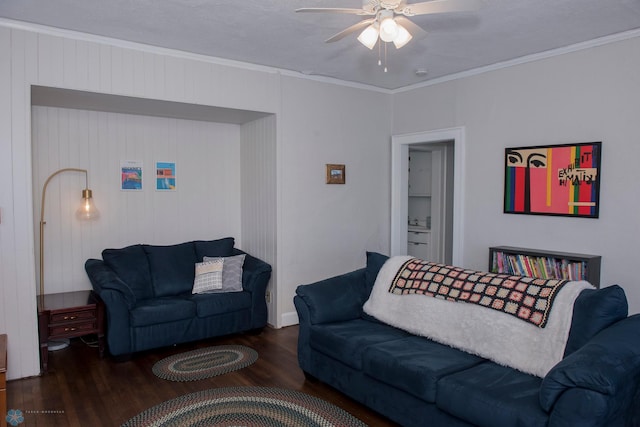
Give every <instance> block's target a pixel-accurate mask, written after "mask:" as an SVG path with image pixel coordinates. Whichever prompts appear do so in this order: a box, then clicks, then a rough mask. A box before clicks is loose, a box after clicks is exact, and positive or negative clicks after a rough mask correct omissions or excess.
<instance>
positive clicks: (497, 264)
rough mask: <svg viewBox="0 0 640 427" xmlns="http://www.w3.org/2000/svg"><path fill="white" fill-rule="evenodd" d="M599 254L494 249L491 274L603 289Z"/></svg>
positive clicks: (514, 248)
mask: <svg viewBox="0 0 640 427" xmlns="http://www.w3.org/2000/svg"><path fill="white" fill-rule="evenodd" d="M601 259H602V257H601V256H600V255H587V254H579V253H570V252H554V251H545V250H538V249H527V248H516V247H513V246H494V247H490V248H489V271H491V272H492V273H505V274H513V275H518V276H529V277H540V278H543V279H570V280H586V281H587V282H589V283H591V284H592V285H593V286H595V287H596V288H599V287H600V261H601Z"/></svg>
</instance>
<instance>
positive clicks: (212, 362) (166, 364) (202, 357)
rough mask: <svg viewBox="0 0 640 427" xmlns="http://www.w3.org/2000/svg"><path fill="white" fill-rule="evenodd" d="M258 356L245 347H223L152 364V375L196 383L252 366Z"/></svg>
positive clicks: (185, 354) (176, 356)
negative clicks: (196, 381)
mask: <svg viewBox="0 0 640 427" xmlns="http://www.w3.org/2000/svg"><path fill="white" fill-rule="evenodd" d="M257 359H258V353H257V352H256V351H255V350H253V349H252V348H249V347H245V346H243V345H220V346H215V347H207V348H201V349H198V350H193V351H188V352H186V353H180V354H175V355H173V356H170V357H167V358H165V359H162V360H159V361H158V362H156V363H155V365H153V368H152V371H153V373H154V374H155V375H156V376H157V377H160V378H162V379H165V380H170V381H195V380H202V379H205V378H211V377H215V376H216V375H222V374H226V373H227V372H231V371H236V370H238V369H242V368H244V367H246V366H249V365H251V364H252V363H253V362H255V361H256V360H257Z"/></svg>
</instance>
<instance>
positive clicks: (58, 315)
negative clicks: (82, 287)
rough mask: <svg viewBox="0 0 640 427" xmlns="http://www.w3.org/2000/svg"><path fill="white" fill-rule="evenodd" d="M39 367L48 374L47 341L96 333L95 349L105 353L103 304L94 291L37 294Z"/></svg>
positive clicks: (102, 353)
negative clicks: (96, 347)
mask: <svg viewBox="0 0 640 427" xmlns="http://www.w3.org/2000/svg"><path fill="white" fill-rule="evenodd" d="M37 298H38V332H39V335H40V367H41V370H42V372H43V373H47V370H48V363H49V349H48V342H49V340H55V339H61V338H75V337H81V336H83V335H88V334H96V335H97V336H98V351H99V354H100V357H103V356H104V303H103V302H102V300H101V299H100V297H99V296H98V295H97V294H96V293H95V292H93V291H76V292H63V293H59V294H45V295H44V296H38V297H37Z"/></svg>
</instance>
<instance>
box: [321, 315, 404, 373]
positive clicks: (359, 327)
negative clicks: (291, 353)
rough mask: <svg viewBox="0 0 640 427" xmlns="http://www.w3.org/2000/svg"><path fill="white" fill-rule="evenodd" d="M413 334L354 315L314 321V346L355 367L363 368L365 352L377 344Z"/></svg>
mask: <svg viewBox="0 0 640 427" xmlns="http://www.w3.org/2000/svg"><path fill="white" fill-rule="evenodd" d="M409 336H410V335H409V334H408V333H406V332H404V331H401V330H400V329H396V328H394V327H391V326H388V325H384V324H382V323H375V322H369V321H368V320H364V319H354V320H348V321H345V322H335V323H326V324H321V325H312V326H311V331H310V342H311V347H312V348H314V349H315V350H317V351H319V352H321V353H324V354H326V355H327V356H331V357H333V358H334V359H337V360H339V361H341V362H342V363H344V364H346V365H349V366H351V367H352V368H355V369H358V370H361V369H362V355H363V353H364V352H365V351H368V349H369V347H370V346H371V345H373V344H379V343H382V342H387V341H396V340H399V339H403V338H407V337H409Z"/></svg>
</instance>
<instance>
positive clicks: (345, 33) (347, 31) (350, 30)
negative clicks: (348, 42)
mask: <svg viewBox="0 0 640 427" xmlns="http://www.w3.org/2000/svg"><path fill="white" fill-rule="evenodd" d="M374 21H375V18H371V19H365V20H362V21H360V22H358V23H357V24H354V25H352V26H350V27H348V28H346V29H344V30H342V31H340V32H339V33H338V34H336V35H334V36H332V37H329V38H328V39H327V40H325V42H326V43H333V42H337V41H338V40H341V39H343V38H344V37H346V36H348V35H349V34H351V33H355V32H356V31H358V30H361V29H363V28H365V27H367V26H369V25H371V23H373V22H374Z"/></svg>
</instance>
